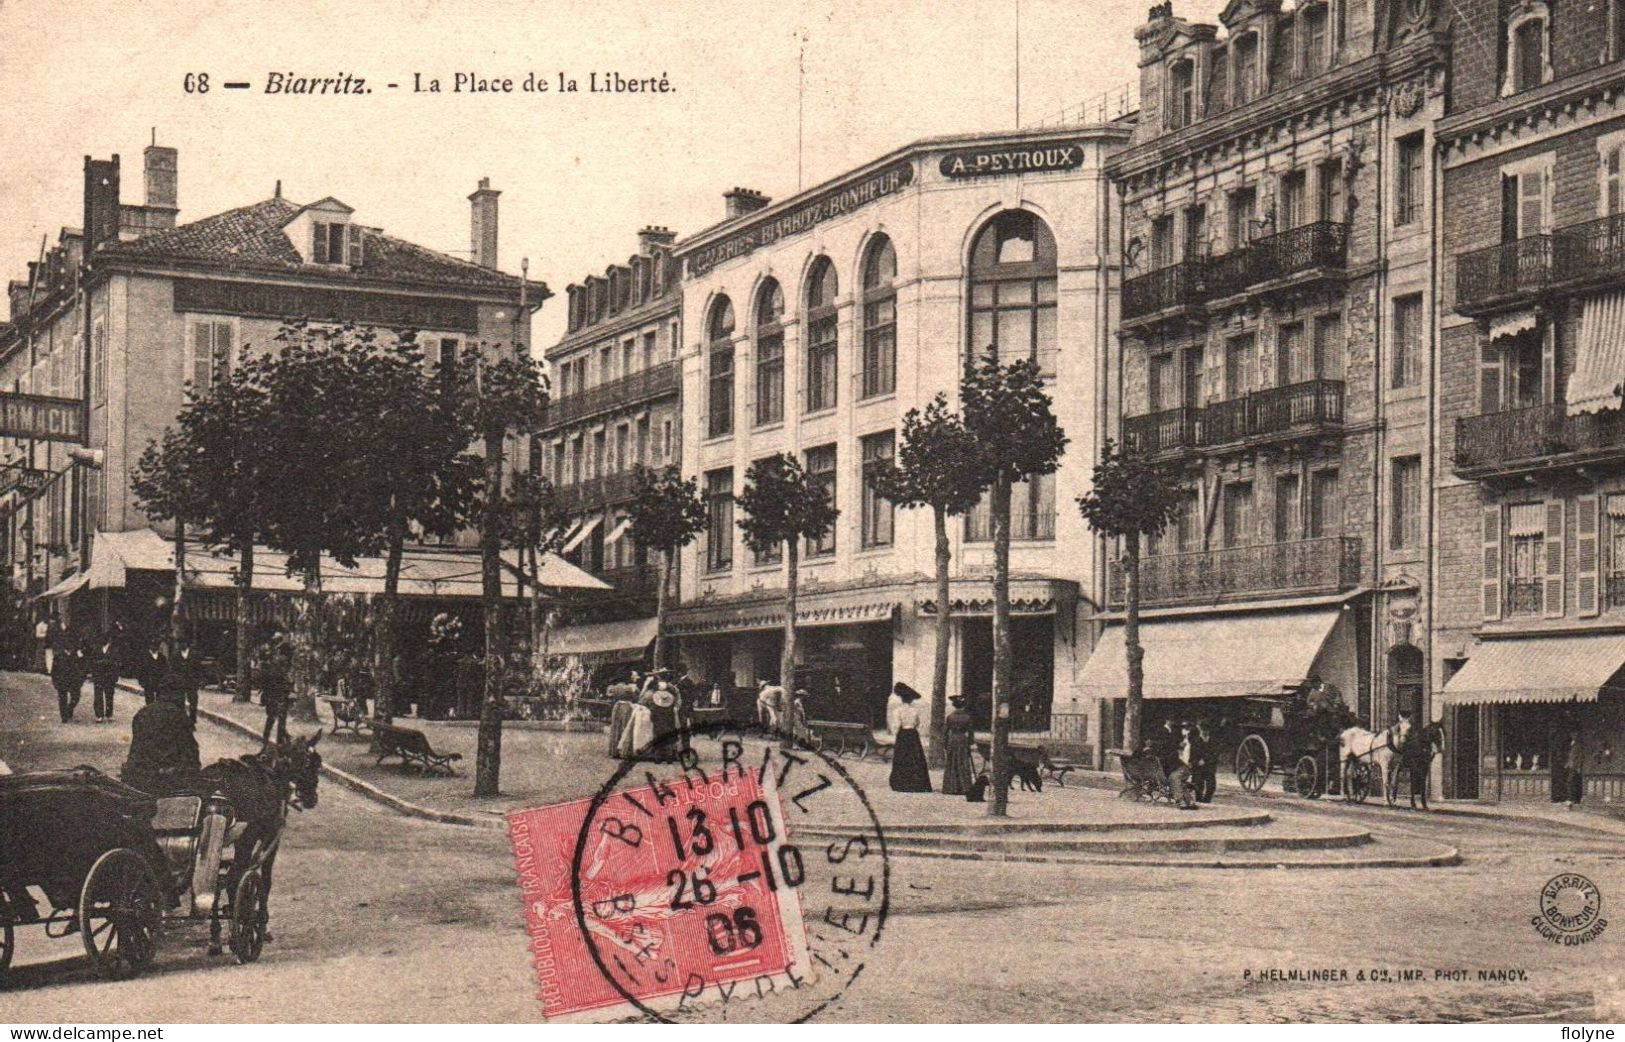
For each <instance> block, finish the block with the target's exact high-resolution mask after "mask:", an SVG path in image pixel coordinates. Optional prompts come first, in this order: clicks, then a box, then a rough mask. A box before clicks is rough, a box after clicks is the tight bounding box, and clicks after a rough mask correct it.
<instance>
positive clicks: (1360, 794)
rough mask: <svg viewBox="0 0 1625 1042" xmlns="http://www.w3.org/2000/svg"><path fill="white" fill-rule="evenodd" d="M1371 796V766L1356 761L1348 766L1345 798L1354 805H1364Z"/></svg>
mask: <svg viewBox="0 0 1625 1042" xmlns="http://www.w3.org/2000/svg"><path fill="white" fill-rule="evenodd" d="M1370 795H1371V765H1370V764H1368V763H1366V762H1365V761H1363V760H1356V761H1355V762H1354V763H1351V764H1349V766H1348V782H1347V784H1346V786H1345V788H1344V791H1343V798H1344V799H1346V800H1349V801H1350V802H1353V803H1364V802H1365V801H1366V797H1367V796H1370Z"/></svg>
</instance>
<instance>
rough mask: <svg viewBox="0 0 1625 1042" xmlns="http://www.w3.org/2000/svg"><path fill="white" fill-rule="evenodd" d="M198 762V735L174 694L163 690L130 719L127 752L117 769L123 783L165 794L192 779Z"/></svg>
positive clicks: (157, 794) (149, 791)
mask: <svg viewBox="0 0 1625 1042" xmlns="http://www.w3.org/2000/svg"><path fill="white" fill-rule="evenodd" d="M199 763H200V761H199V758H198V747H197V736H196V735H194V734H193V733H192V722H191V720H190V719H188V718H187V715H186V707H185V706H184V705H182V704H181V701H180V699H179V698H177V697H176V696H175V694H173V693H172V692H165V693H164V694H163V695H161V696H160V697H159V698H157V699H156V700H155V701H154V702H152V703H151V704H149V705H145V706H142V707H141V708H140V709H138V710H136V713H135V718H134V719H133V720H131V721H130V752H129V755H128V756H127V757H126V758H125V760H124V767H123V769H122V770H120V771H119V777H120V778H121V779H122V780H123V781H124V783H125V784H126V785H130V786H133V787H135V788H137V789H140V790H141V791H142V792H146V793H150V794H152V795H154V796H163V795H167V794H168V793H170V792H173V791H175V790H176V789H177V788H179V787H181V786H182V785H184V784H185V783H186V782H187V781H190V780H193V776H194V775H195V773H196V771H197V770H198V767H199Z"/></svg>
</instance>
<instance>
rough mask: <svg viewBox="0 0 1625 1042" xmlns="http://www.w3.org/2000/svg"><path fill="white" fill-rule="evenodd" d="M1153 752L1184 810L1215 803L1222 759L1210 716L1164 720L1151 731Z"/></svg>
mask: <svg viewBox="0 0 1625 1042" xmlns="http://www.w3.org/2000/svg"><path fill="white" fill-rule="evenodd" d="M1149 745H1150V751H1151V755H1153V756H1155V757H1156V758H1157V762H1158V763H1159V764H1161V765H1162V771H1163V773H1164V774H1166V775H1167V776H1168V791H1169V793H1170V794H1171V795H1172V796H1173V799H1174V803H1175V805H1176V806H1178V807H1179V808H1180V809H1182V810H1194V809H1195V808H1196V805H1197V804H1199V803H1212V802H1213V791H1214V789H1215V788H1217V787H1218V774H1219V761H1218V756H1217V750H1216V749H1215V748H1214V745H1213V735H1212V734H1211V733H1210V732H1209V730H1208V722H1207V721H1206V720H1180V721H1175V720H1173V719H1172V718H1169V719H1167V720H1164V721H1163V722H1162V726H1161V727H1159V728H1157V729H1156V730H1155V731H1154V732H1152V735H1151V741H1150V743H1149Z"/></svg>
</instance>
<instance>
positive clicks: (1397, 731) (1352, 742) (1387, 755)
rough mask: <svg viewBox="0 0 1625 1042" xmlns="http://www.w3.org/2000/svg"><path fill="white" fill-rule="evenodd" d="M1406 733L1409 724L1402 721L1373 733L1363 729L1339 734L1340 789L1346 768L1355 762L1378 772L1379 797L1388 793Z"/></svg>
mask: <svg viewBox="0 0 1625 1042" xmlns="http://www.w3.org/2000/svg"><path fill="white" fill-rule="evenodd" d="M1410 733H1411V722H1410V721H1409V720H1406V719H1404V718H1401V719H1400V721H1399V723H1397V724H1395V725H1394V726H1392V727H1389V728H1385V729H1384V730H1381V731H1377V732H1376V733H1372V732H1371V731H1367V730H1366V729H1365V728H1363V727H1350V728H1348V729H1346V730H1344V731H1342V732H1340V733H1339V734H1338V736H1337V745H1338V753H1339V756H1338V759H1339V761H1340V762H1341V763H1342V764H1343V785H1344V787H1345V788H1346V787H1347V786H1348V777H1349V767H1350V766H1351V765H1352V764H1353V763H1354V762H1355V761H1356V760H1370V761H1371V763H1372V765H1373V766H1375V767H1376V768H1377V769H1379V770H1380V771H1382V791H1383V794H1384V795H1387V794H1388V793H1389V792H1392V791H1393V784H1394V775H1395V773H1396V764H1395V762H1394V758H1395V757H1396V756H1397V755H1398V754H1399V750H1400V748H1401V747H1402V746H1403V745H1404V744H1405V740H1406V739H1407V738H1409V737H1410Z"/></svg>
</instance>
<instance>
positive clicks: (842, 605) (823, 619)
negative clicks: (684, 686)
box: [666, 594, 897, 637]
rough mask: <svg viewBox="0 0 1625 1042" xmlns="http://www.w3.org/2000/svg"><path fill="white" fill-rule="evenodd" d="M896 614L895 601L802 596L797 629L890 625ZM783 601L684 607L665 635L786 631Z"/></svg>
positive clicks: (674, 615)
mask: <svg viewBox="0 0 1625 1042" xmlns="http://www.w3.org/2000/svg"><path fill="white" fill-rule="evenodd" d="M896 614H897V601H896V600H894V599H872V598H870V599H866V598H863V597H861V596H859V597H853V596H850V595H842V596H833V597H828V598H823V597H817V596H807V595H805V594H803V595H802V598H801V600H800V602H799V603H798V604H797V605H796V625H797V626H840V625H844V624H849V623H858V622H890V621H891V620H892V618H893V616H895V615H896ZM784 618H785V616H784V602H783V601H782V600H777V599H775V600H760V599H757V600H752V601H749V602H746V603H738V602H733V603H730V602H722V603H717V604H685V605H683V606H682V607H681V608H677V609H675V610H673V611H672V612H671V614H670V616H669V617H668V619H667V623H666V632H667V633H670V634H672V635H673V636H679V637H692V636H699V635H702V634H707V633H743V632H746V631H749V630H776V629H782V628H783V627H784Z"/></svg>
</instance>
